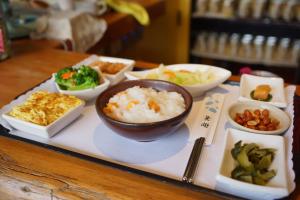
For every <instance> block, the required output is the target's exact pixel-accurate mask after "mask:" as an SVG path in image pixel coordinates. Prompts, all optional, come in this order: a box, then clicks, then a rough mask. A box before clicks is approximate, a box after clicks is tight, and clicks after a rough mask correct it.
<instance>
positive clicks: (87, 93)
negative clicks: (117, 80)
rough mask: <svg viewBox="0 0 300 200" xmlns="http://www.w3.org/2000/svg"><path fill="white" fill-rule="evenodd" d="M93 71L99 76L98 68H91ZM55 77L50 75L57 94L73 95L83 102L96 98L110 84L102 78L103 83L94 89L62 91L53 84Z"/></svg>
mask: <svg viewBox="0 0 300 200" xmlns="http://www.w3.org/2000/svg"><path fill="white" fill-rule="evenodd" d="M93 69H95V70H96V71H97V72H98V73H99V74H101V72H100V71H99V69H98V67H93ZM55 75H56V74H53V75H52V80H53V82H54V84H55V87H56V89H57V91H58V92H59V93H62V94H67V95H73V96H76V97H78V98H80V99H82V100H85V101H88V100H91V99H94V98H96V97H97V96H98V95H99V94H101V93H102V92H103V91H104V90H106V89H107V88H108V86H109V83H110V82H109V80H107V79H106V78H103V83H101V84H100V85H98V86H96V87H94V88H89V89H84V90H62V89H60V87H59V85H58V84H57V83H56V82H55Z"/></svg>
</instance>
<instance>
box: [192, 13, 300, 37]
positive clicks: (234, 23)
mask: <svg viewBox="0 0 300 200" xmlns="http://www.w3.org/2000/svg"><path fill="white" fill-rule="evenodd" d="M191 30H193V31H200V30H208V31H215V32H228V33H241V34H253V35H265V36H277V37H288V38H291V39H299V38H300V22H286V21H283V20H282V21H280V20H278V21H272V20H270V19H241V18H234V19H224V18H211V17H192V18H191Z"/></svg>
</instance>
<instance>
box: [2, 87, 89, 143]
mask: <svg viewBox="0 0 300 200" xmlns="http://www.w3.org/2000/svg"><path fill="white" fill-rule="evenodd" d="M84 104H85V102H84V101H82V100H81V99H79V98H77V97H75V96H70V95H65V94H59V93H50V92H47V91H37V92H34V93H33V94H31V95H30V96H28V97H27V99H26V100H25V101H24V102H23V103H22V104H20V105H16V106H14V107H13V108H12V109H11V111H9V112H8V113H6V114H3V115H2V116H3V118H4V119H6V120H7V121H8V123H9V124H10V125H11V126H12V127H14V128H16V129H19V130H22V131H24V132H26V133H31V134H34V135H38V136H40V137H44V138H49V137H51V136H53V135H54V134H55V133H57V132H58V131H60V130H61V129H62V128H63V127H65V126H66V125H68V124H69V123H71V122H72V121H73V120H74V119H76V118H77V117H78V116H79V115H80V113H81V111H82V110H83V107H84Z"/></svg>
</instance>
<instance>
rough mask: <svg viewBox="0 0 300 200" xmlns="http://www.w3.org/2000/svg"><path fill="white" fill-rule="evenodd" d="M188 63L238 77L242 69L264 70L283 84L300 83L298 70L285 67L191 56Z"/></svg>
mask: <svg viewBox="0 0 300 200" xmlns="http://www.w3.org/2000/svg"><path fill="white" fill-rule="evenodd" d="M190 63H201V64H208V65H214V66H217V67H223V68H225V69H228V70H230V71H231V72H232V74H233V75H239V71H240V69H241V68H242V67H250V68H251V69H252V70H264V71H269V72H272V73H274V74H277V75H278V76H280V77H282V78H283V79H284V80H285V82H288V83H293V84H299V83H300V74H299V72H298V71H299V70H298V68H291V67H287V66H281V67H278V66H266V65H264V64H253V63H247V62H238V61H232V60H227V59H221V58H208V57H206V56H199V55H197V56H195V55H193V54H190Z"/></svg>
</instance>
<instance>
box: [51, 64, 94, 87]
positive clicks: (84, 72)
mask: <svg viewBox="0 0 300 200" xmlns="http://www.w3.org/2000/svg"><path fill="white" fill-rule="evenodd" d="M55 82H56V83H57V84H58V85H59V87H60V88H61V89H62V90H84V89H88V88H94V87H96V86H97V85H99V74H98V72H97V71H96V70H94V69H92V68H91V67H89V66H85V65H82V66H80V67H79V68H76V69H74V68H71V67H69V68H64V69H62V70H60V71H58V72H57V74H56V75H55Z"/></svg>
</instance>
